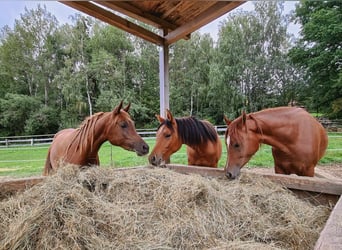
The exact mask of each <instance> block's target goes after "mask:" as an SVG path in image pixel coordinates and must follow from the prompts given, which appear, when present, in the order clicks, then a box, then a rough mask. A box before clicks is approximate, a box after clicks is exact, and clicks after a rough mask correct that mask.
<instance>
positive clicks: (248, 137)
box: [224, 107, 328, 179]
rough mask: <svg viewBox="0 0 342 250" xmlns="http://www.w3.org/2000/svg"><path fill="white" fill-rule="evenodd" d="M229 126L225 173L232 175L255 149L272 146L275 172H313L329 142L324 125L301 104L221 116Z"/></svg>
mask: <svg viewBox="0 0 342 250" xmlns="http://www.w3.org/2000/svg"><path fill="white" fill-rule="evenodd" d="M224 120H225V122H226V124H227V125H228V128H227V130H226V134H225V142H226V146H227V152H228V153H227V163H226V166H225V173H226V176H227V177H228V178H230V179H235V178H236V177H238V176H239V174H240V169H241V168H242V167H243V166H244V165H245V164H246V163H247V162H248V161H249V160H250V158H251V157H252V156H253V155H254V154H255V152H257V151H258V149H259V147H260V144H262V143H265V144H268V145H270V146H272V154H273V158H274V168H275V173H277V174H288V175H289V174H296V175H301V176H314V168H315V166H316V164H317V162H318V161H319V160H320V159H321V158H322V156H323V155H324V153H325V150H326V148H327V145H328V137H327V133H326V131H325V129H324V128H323V126H322V125H321V124H320V123H319V122H318V121H317V120H316V119H315V118H313V117H312V116H311V115H310V114H309V113H308V112H306V111H305V110H304V109H302V108H296V107H278V108H270V109H266V110H262V111H259V112H255V113H251V114H248V115H246V113H244V112H243V114H242V115H241V116H240V117H238V118H236V119H235V120H234V121H230V120H228V119H227V118H226V117H224Z"/></svg>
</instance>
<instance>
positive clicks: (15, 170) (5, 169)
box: [0, 133, 342, 177]
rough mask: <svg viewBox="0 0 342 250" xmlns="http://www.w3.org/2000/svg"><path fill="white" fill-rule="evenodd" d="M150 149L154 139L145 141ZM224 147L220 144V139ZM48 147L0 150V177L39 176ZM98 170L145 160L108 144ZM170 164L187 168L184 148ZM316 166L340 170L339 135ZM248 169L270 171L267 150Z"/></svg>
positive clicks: (332, 136)
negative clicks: (336, 167)
mask: <svg viewBox="0 0 342 250" xmlns="http://www.w3.org/2000/svg"><path fill="white" fill-rule="evenodd" d="M145 140H146V142H147V143H148V144H149V146H150V150H152V148H153V147H154V144H155V139H154V138H145ZM221 140H222V143H223V145H224V140H223V138H222V137H221ZM47 150H48V146H47V145H45V146H25V147H9V148H0V176H11V177H26V176H37V175H41V173H42V170H43V167H44V163H45V158H46V154H47ZM99 154H100V162H101V166H102V167H117V168H118V167H132V166H142V165H148V157H147V156H143V157H138V156H137V155H136V154H135V153H134V152H129V151H126V150H124V149H121V148H119V147H115V146H111V145H110V144H109V143H108V142H107V143H105V144H103V145H102V147H101V149H100V151H99ZM226 155H227V150H226V147H225V146H223V152H222V156H221V159H220V161H219V167H221V168H223V167H224V165H225V162H226ZM171 162H172V163H178V164H187V158H186V150H185V146H184V145H183V147H182V148H181V149H180V150H179V151H178V152H177V153H175V154H173V155H172V156H171ZM319 164H320V165H332V164H333V165H336V164H337V165H341V166H342V133H329V145H328V150H327V152H326V154H325V156H324V157H323V158H322V159H321V161H320V162H319ZM247 166H248V167H254V166H257V167H269V168H271V167H273V158H272V153H271V147H270V146H268V145H262V146H261V148H260V150H259V151H258V152H257V153H256V154H255V155H254V157H253V158H252V159H251V160H250V162H249V163H248V165H247Z"/></svg>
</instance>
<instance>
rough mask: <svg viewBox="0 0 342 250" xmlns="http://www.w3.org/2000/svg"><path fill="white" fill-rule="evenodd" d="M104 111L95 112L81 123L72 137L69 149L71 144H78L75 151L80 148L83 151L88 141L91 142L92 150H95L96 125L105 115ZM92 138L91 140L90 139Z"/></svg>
mask: <svg viewBox="0 0 342 250" xmlns="http://www.w3.org/2000/svg"><path fill="white" fill-rule="evenodd" d="M103 114H104V112H98V113H95V114H94V115H92V116H89V117H87V118H86V119H85V120H84V121H83V122H82V123H81V125H80V126H79V127H78V128H77V129H76V132H75V135H74V137H73V138H72V140H71V142H70V144H69V146H68V149H67V151H69V149H70V147H71V145H73V144H76V145H77V147H75V150H74V152H76V151H78V150H80V152H81V153H82V152H83V150H84V148H85V147H86V145H87V144H88V143H90V147H91V150H93V148H92V147H93V144H94V136H95V125H96V122H97V121H98V120H99V119H100V118H101V117H102V116H103ZM89 139H90V142H88V140H89Z"/></svg>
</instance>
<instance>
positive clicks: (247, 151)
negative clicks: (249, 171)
mask: <svg viewBox="0 0 342 250" xmlns="http://www.w3.org/2000/svg"><path fill="white" fill-rule="evenodd" d="M224 120H225V122H226V124H227V130H226V132H225V144H226V147H227V162H226V165H225V174H226V176H227V177H228V178H229V179H235V178H237V177H239V175H240V169H241V168H242V167H243V166H244V165H245V164H246V163H247V162H248V161H249V160H250V158H251V157H252V156H253V155H254V154H255V152H256V151H257V150H258V149H259V137H258V136H257V135H256V134H255V133H254V132H253V130H254V127H253V126H249V125H248V116H247V115H246V113H245V112H243V113H242V115H241V116H240V117H238V118H237V119H235V120H233V121H230V120H229V119H228V118H227V117H226V116H224Z"/></svg>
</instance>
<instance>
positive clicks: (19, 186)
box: [0, 176, 45, 200]
mask: <svg viewBox="0 0 342 250" xmlns="http://www.w3.org/2000/svg"><path fill="white" fill-rule="evenodd" d="M44 178H45V177H44V176H39V177H30V178H21V179H12V180H5V181H0V200H2V199H4V198H6V197H8V196H11V195H13V194H15V193H17V192H19V191H24V190H25V189H27V188H31V187H33V186H34V185H36V184H38V183H40V182H42V181H43V180H44Z"/></svg>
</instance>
